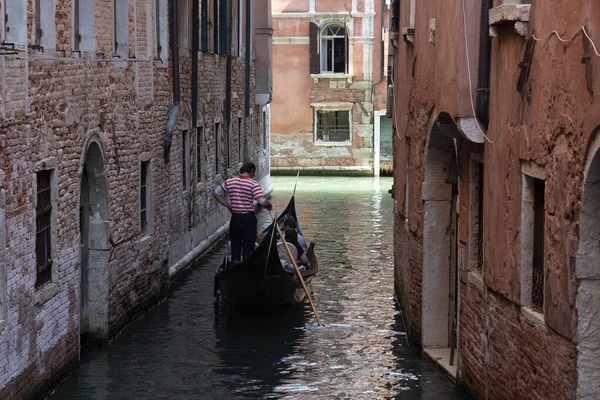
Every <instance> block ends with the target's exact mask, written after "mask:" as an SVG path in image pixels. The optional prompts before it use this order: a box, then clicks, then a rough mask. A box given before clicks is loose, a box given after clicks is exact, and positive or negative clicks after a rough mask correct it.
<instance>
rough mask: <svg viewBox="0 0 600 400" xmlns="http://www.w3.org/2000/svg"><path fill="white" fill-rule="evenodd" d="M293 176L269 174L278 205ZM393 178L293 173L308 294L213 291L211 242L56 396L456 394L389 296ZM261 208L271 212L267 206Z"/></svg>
mask: <svg viewBox="0 0 600 400" xmlns="http://www.w3.org/2000/svg"><path fill="white" fill-rule="evenodd" d="M294 183H295V177H274V178H273V187H274V192H273V199H272V202H273V205H274V210H275V211H282V210H283V209H284V207H285V205H286V204H287V202H288V201H289V199H290V196H291V194H292V191H293V187H294ZM391 185H392V180H391V178H348V177H345V178H338V177H327V178H322V177H300V180H299V181H298V186H297V192H296V204H297V211H298V216H299V219H300V223H301V227H302V229H303V231H304V234H305V236H306V237H307V239H309V240H313V241H314V242H315V243H316V247H315V253H316V255H317V258H318V260H319V265H320V272H319V274H318V275H317V277H315V279H313V282H312V285H311V288H312V291H313V293H314V300H315V304H316V307H317V309H318V311H319V313H320V317H321V320H322V322H323V323H324V324H325V326H324V327H317V325H316V323H315V319H314V316H313V314H312V311H311V309H310V306H309V305H308V304H305V305H304V306H303V307H299V308H298V309H297V310H292V311H290V312H286V313H281V314H277V315H243V314H239V313H237V312H236V311H235V310H232V309H230V308H229V307H227V306H226V305H223V304H219V303H215V302H214V298H213V277H214V270H215V268H216V267H217V266H218V264H219V263H220V262H221V260H222V258H223V256H225V254H226V252H227V245H226V242H225V241H221V242H219V243H218V244H217V245H216V246H215V247H214V248H213V249H212V250H211V251H209V253H208V254H207V255H206V256H204V257H203V258H201V259H200V260H198V261H197V262H196V263H195V265H194V266H193V267H192V268H190V269H188V270H186V271H185V272H184V273H182V274H181V275H180V276H179V277H178V278H177V279H176V280H175V282H174V283H173V284H172V286H171V289H170V291H169V295H168V298H167V299H166V300H165V301H164V302H163V303H161V304H160V305H159V306H157V307H156V308H155V309H153V310H151V311H149V312H148V313H147V314H146V315H145V316H143V317H142V318H140V319H139V320H137V321H135V322H133V323H132V324H131V325H130V326H129V327H127V328H126V329H125V330H124V331H123V332H122V333H121V334H120V335H119V336H118V337H117V338H116V339H114V340H113V341H112V342H111V343H110V344H108V345H105V346H103V347H99V348H89V349H85V350H84V351H83V353H82V356H81V368H80V369H79V370H78V371H77V372H75V373H74V374H73V375H72V376H71V377H70V378H68V379H67V380H66V382H64V384H63V385H62V386H61V387H59V388H58V389H57V390H56V391H55V393H54V394H53V395H52V396H51V398H53V399H95V400H96V399H100V400H103V399H238V398H239V399H244V398H260V399H272V398H277V399H280V398H281V399H395V398H397V399H431V400H443V399H457V398H458V396H457V395H456V394H455V393H454V390H453V388H452V386H451V385H450V383H449V382H448V381H447V380H446V378H445V377H444V376H442V374H441V373H440V372H439V370H437V369H436V368H435V367H434V366H433V365H432V364H431V363H430V362H429V361H427V360H424V359H423V358H422V356H421V355H420V354H419V352H418V351H417V349H414V348H411V347H409V346H408V344H407V340H406V337H405V333H404V324H403V321H402V314H401V312H400V311H399V309H398V308H397V306H396V304H395V301H394V290H393V255H392V254H393V251H392V246H393V235H392V232H393V216H392V208H393V204H392V199H391V198H390V195H389V193H388V189H390V188H391ZM265 214H266V213H262V214H261V215H260V216H259V223H260V222H261V223H263V224H264V223H267V217H266V216H268V214H266V215H265Z"/></svg>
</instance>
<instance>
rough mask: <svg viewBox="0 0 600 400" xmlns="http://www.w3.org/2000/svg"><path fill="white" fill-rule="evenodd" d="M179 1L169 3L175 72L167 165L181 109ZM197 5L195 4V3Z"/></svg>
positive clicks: (165, 141)
mask: <svg viewBox="0 0 600 400" xmlns="http://www.w3.org/2000/svg"><path fill="white" fill-rule="evenodd" d="M177 1H178V0H171V1H169V6H170V7H169V23H170V24H169V25H170V26H171V69H172V70H173V72H172V73H173V107H172V108H171V112H170V114H169V120H168V122H167V127H166V128H165V135H164V137H163V158H164V160H165V163H168V162H169V156H170V153H171V143H172V142H173V131H174V130H175V125H176V124H177V117H178V116H179V110H180V109H181V104H180V102H181V99H180V90H179V89H180V87H179V39H178V37H177V35H178V32H179V25H178V21H177V14H178V10H177ZM194 3H195V2H194Z"/></svg>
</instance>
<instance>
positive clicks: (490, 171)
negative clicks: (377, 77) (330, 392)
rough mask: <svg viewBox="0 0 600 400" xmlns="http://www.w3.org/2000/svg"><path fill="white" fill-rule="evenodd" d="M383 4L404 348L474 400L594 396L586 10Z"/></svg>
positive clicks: (592, 103) (598, 392) (593, 106)
mask: <svg viewBox="0 0 600 400" xmlns="http://www.w3.org/2000/svg"><path fill="white" fill-rule="evenodd" d="M482 3H483V10H484V11H483V13H484V14H483V15H484V16H485V17H486V18H483V19H481V15H482ZM515 3H517V4H515ZM520 3H533V4H531V5H530V4H520ZM391 7H392V10H393V13H394V15H393V17H392V21H393V22H392V29H393V30H394V31H395V32H397V34H396V35H391V36H392V42H391V43H392V44H391V45H390V46H392V45H393V46H394V50H395V52H396V53H395V59H394V71H395V74H394V96H393V101H394V103H393V112H394V115H393V119H394V165H395V167H394V191H393V192H394V198H395V204H396V207H395V260H396V262H395V277H396V292H397V294H398V297H399V299H400V302H401V304H402V308H403V310H404V313H405V317H406V322H407V326H408V329H409V331H410V335H411V339H412V340H413V341H414V342H417V343H420V344H421V345H422V346H423V348H424V351H425V353H427V354H433V353H434V352H436V354H443V356H442V357H441V358H440V359H438V360H437V361H438V362H440V364H442V365H445V368H448V370H449V371H450V373H451V374H453V375H455V376H456V379H457V383H459V384H460V385H461V386H462V387H463V388H466V389H467V390H468V391H470V392H471V393H472V394H473V395H474V396H475V397H476V398H486V399H515V398H528V399H529V398H540V399H550V398H552V399H572V398H590V399H591V398H598V396H600V389H599V387H600V385H599V384H598V372H597V371H598V370H599V366H600V363H599V361H598V360H600V358H598V356H600V354H599V353H598V350H597V348H598V346H597V343H598V340H599V339H600V338H599V337H598V336H599V334H598V332H600V330H599V327H598V326H599V325H598V324H599V323H598V322H597V317H595V315H597V312H598V310H599V309H600V300H599V299H600V285H599V284H598V279H599V277H600V272H599V271H598V267H597V265H598V261H599V260H600V253H599V252H598V251H597V250H596V248H597V239H598V237H599V236H598V229H599V228H597V227H598V222H599V219H598V208H597V204H598V203H597V202H598V194H597V193H598V192H597V190H598V187H597V184H596V183H597V182H598V175H599V174H598V165H597V164H598V160H597V159H598V157H597V151H598V148H600V139H599V138H598V135H597V134H596V133H597V131H598V130H597V127H598V125H600V120H599V116H600V113H599V112H598V110H597V108H598V106H597V99H595V97H597V94H596V93H597V92H598V86H597V82H598V79H599V77H600V70H599V69H598V62H597V61H598V56H597V54H596V52H595V50H594V48H593V46H592V43H593V42H595V43H596V48H597V44H598V42H599V41H600V38H599V37H598V36H597V35H596V31H597V29H598V27H596V26H595V25H594V23H593V22H590V21H597V20H598V19H597V17H598V15H600V14H598V11H596V10H594V8H593V2H591V1H578V2H569V1H554V2H543V1H538V2H525V1H523V2H519V1H483V2H481V1H470V0H465V1H456V2H435V1H417V2H414V1H413V2H410V1H397V0H396V1H392V4H391ZM592 10H594V11H592ZM594 18H595V19H594ZM582 27H583V28H582ZM552 31H556V32H555V33H558V34H559V35H560V37H561V38H562V39H563V40H565V41H564V42H560V41H559V40H558V38H557V36H556V35H554V34H552V35H551V33H552ZM534 33H535V37H536V38H537V39H534V38H533V34H534ZM488 35H490V36H488ZM488 38H489V40H490V42H489V46H488V45H487V44H486V43H487V42H486V41H487V40H488ZM533 43H535V46H533ZM480 44H481V46H480ZM467 49H468V51H467ZM487 50H489V51H490V53H491V57H488V56H487V55H486V51H487ZM582 55H583V56H584V57H583V59H582ZM490 60H491V65H490V64H487V63H489V62H490ZM486 61H487V63H486ZM582 61H583V63H582ZM488 68H489V70H488ZM486 73H487V74H488V75H487V76H488V78H487V81H486ZM488 90H489V93H490V94H489V99H486V98H485V94H486V93H487V92H488ZM488 100H489V107H488V106H487V103H486V101H488ZM475 117H477V119H475ZM484 134H485V135H486V137H484ZM480 175H481V176H482V178H481V179H480ZM480 199H481V200H480ZM537 271H539V274H538V272H537ZM454 312H456V313H457V316H456V318H454V317H453V313H454ZM453 329H456V332H457V337H456V338H454V337H453V334H452V331H453ZM453 340H456V343H457V353H456V355H455V358H454V365H453V366H448V365H449V354H450V348H451V347H453V344H452V342H453ZM446 350H447V352H444V351H446Z"/></svg>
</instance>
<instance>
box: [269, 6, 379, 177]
mask: <svg viewBox="0 0 600 400" xmlns="http://www.w3.org/2000/svg"><path fill="white" fill-rule="evenodd" d="M387 3H389V2H387ZM272 16H273V54H274V57H273V60H274V63H273V73H274V79H273V82H274V86H273V104H272V124H271V165H272V168H273V170H274V171H275V170H277V171H286V170H293V171H296V170H304V171H321V172H323V171H330V172H333V171H342V172H343V173H347V172H348V171H354V172H359V173H360V172H362V173H368V174H372V173H373V170H376V172H377V174H378V173H379V162H380V160H381V158H384V157H382V155H381V144H380V143H381V142H382V141H383V142H384V146H383V147H384V151H383V152H384V153H385V142H386V139H387V142H391V121H390V120H389V118H386V116H385V97H386V89H385V88H386V84H385V83H386V79H387V68H386V64H387V52H386V50H387V49H386V47H387V46H385V41H384V39H385V35H386V33H385V27H386V26H387V24H388V4H386V1H385V0H365V1H363V0H359V1H357V0H274V1H273V13H272ZM389 147H390V157H389V158H390V159H391V143H390V146H389ZM384 155H385V154H384Z"/></svg>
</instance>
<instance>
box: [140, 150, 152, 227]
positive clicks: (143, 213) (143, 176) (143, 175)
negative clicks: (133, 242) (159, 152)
mask: <svg viewBox="0 0 600 400" xmlns="http://www.w3.org/2000/svg"><path fill="white" fill-rule="evenodd" d="M149 168H150V163H149V162H148V161H145V162H142V165H141V171H140V230H141V231H142V233H146V232H147V231H148V206H149V203H150V202H149V201H148V200H149V196H150V191H149V187H148V173H149Z"/></svg>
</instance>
